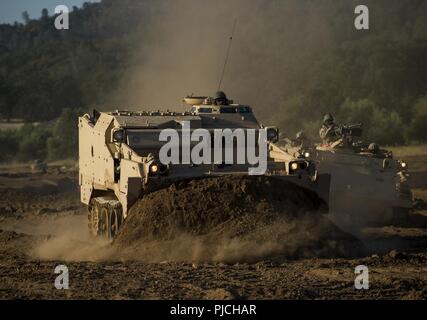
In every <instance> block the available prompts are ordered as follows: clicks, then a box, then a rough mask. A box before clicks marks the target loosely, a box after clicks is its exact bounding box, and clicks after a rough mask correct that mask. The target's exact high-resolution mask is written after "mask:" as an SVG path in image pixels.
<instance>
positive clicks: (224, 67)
mask: <svg viewBox="0 0 427 320" xmlns="http://www.w3.org/2000/svg"><path fill="white" fill-rule="evenodd" d="M236 24H237V18H236V19H234V24H233V30H232V31H231V36H230V38H229V41H228V48H227V54H226V56H225V61H224V66H223V68H222V73H221V78H220V80H219V84H218V90H217V91H219V90H220V89H221V84H222V80H223V79H224V74H225V69H226V68H227V62H228V58H229V56H230V49H231V44H232V43H233V36H234V30H235V29H236Z"/></svg>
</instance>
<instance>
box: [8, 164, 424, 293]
mask: <svg viewBox="0 0 427 320" xmlns="http://www.w3.org/2000/svg"><path fill="white" fill-rule="evenodd" d="M426 159H427V157H425V156H421V157H420V156H414V157H413V158H412V157H409V159H407V161H408V162H409V163H410V165H411V161H413V162H414V167H415V168H416V170H417V171H416V172H417V174H415V178H413V181H412V183H413V187H414V194H415V197H416V198H418V199H419V200H418V202H417V209H416V210H417V211H416V214H417V215H416V216H414V219H412V220H411V221H410V222H409V223H408V224H407V225H405V226H386V227H382V228H365V229H363V230H358V232H356V233H355V236H356V237H354V239H355V240H356V241H357V242H355V243H359V242H360V243H362V244H363V245H364V246H365V248H366V252H365V253H364V254H363V255H362V256H361V257H340V252H336V253H337V256H333V255H332V257H327V258H325V257H323V256H322V254H320V255H319V257H313V256H308V257H304V256H300V255H297V256H295V255H282V256H280V259H279V258H278V257H277V256H271V257H270V256H268V255H259V257H260V258H259V259H246V258H242V259H231V260H230V259H221V258H218V256H217V258H215V259H214V258H212V259H205V258H204V259H200V258H198V257H200V255H196V256H186V258H185V259H183V261H180V259H177V258H176V256H174V257H173V258H171V256H168V255H166V258H165V257H164V256H162V255H160V257H162V259H164V260H162V259H159V258H157V259H148V258H147V256H146V255H143V256H138V255H137V254H136V252H138V251H137V247H136V246H129V247H128V248H122V249H123V252H122V251H120V250H119V251H118V249H117V248H120V246H118V245H117V243H115V244H112V245H111V244H109V243H106V242H104V241H101V240H95V239H93V238H91V237H90V236H89V234H88V231H87V223H86V209H85V207H84V206H83V205H81V204H80V202H79V198H78V197H79V194H78V191H77V174H76V172H75V169H67V168H62V169H60V168H59V167H50V168H49V170H48V173H47V174H41V173H36V174H34V173H30V172H29V170H27V169H26V168H10V167H7V168H0V230H1V231H0V298H1V299H16V298H23V299H64V298H65V299H88V298H89V299H236V298H241V299H426V298H427V224H425V219H424V218H425V217H427V206H426V203H427V180H423V179H422V178H420V177H422V174H419V173H420V172H424V170H425V171H426V172H427V165H426V166H424V164H425V163H426ZM205 187H209V186H205ZM223 187H224V186H222V185H221V188H223ZM176 197H178V198H176V199H179V195H176ZM254 200H257V199H254ZM203 201H204V202H203ZM209 201H212V203H214V202H215V201H216V198H215V197H213V198H211V199H210V200H209V199H204V200H198V202H203V203H204V205H205V206H209V205H210V202H209ZM313 201H314V200H313ZM314 202H315V201H314ZM278 204H280V203H279V202H278ZM143 205H144V204H141V206H143ZM163 205H164V206H167V205H168V204H167V202H165V203H164V204H163ZM202 207H203V206H202ZM265 208H266V207H262V208H258V209H257V210H259V211H260V212H261V211H265V210H264V209H265ZM184 209H185V208H183V211H185V210H184ZM246 209H248V208H242V212H243V211H244V210H246ZM267 209H268V208H267ZM308 209H309V208H308ZM239 212H240V211H239ZM239 212H237V213H239ZM156 214H157V213H156V212H152V213H151V215H152V217H154V218H155V219H159V218H158V216H157V215H156ZM177 214H178V216H172V220H171V221H174V220H175V218H177V217H178V218H179V213H177ZM134 217H135V218H133V220H129V221H131V222H135V223H136V222H141V220H140V218H138V217H137V216H134ZM156 217H157V218H156ZM169 218H171V217H169ZM169 218H168V219H169ZM270 218H271V217H268V219H270ZM221 219H228V217H225V218H224V217H222V218H221ZM273 220H274V217H273ZM165 221H166V222H167V223H168V226H169V223H170V222H169V220H162V219H160V220H158V223H159V225H160V226H161V225H162V223H165ZM189 221H190V222H186V223H187V224H188V223H190V225H191V223H194V221H193V220H192V219H190V220H189ZM192 221H193V222H192ZM274 221H275V220H274ZM318 221H320V220H318ZM322 221H323V220H322ZM131 222H129V225H131ZM222 222H224V221H222V220H221V221H218V224H217V225H216V227H215V228H216V229H215V228H214V229H215V230H216V231H218V230H223V229H221V228H219V227H218V226H222V224H221V223H222ZM248 223H249V225H250V224H251V223H252V221H249V222H248ZM326 225H327V226H328V228H333V229H327V230H335V232H336V235H338V236H339V237H344V238H345V239H347V240H348V239H353V237H350V238H348V237H347V235H346V234H345V233H344V232H341V231H339V230H338V231H337V230H336V229H335V228H334V227H330V226H329V224H328V223H326ZM247 226H248V225H245V228H244V229H246V227H247ZM303 226H304V227H305V226H306V225H303ZM297 227H298V225H297ZM236 230H241V229H236ZM292 230H294V229H292ZM296 230H298V229H296ZM321 230H324V229H321ZM151 231H152V235H155V234H156V232H155V230H154V231H153V230H151ZM234 231H235V230H234ZM234 231H233V232H234ZM221 232H222V231H221ZM239 232H240V231H239ZM312 234H313V233H312ZM192 236H194V235H192ZM196 236H197V235H196ZM123 239H125V240H126V241H129V239H132V238H131V237H130V238H129V235H127V237H124V236H123V237H122V240H123ZM191 239H194V238H191ZM245 239H246V238H245ZM322 239H326V240H327V238H322ZM163 240H164V241H166V242H167V241H169V247H168V248H169V250H175V251H179V250H185V248H186V246H187V245H188V244H189V242H188V237H187V235H185V236H183V238H181V239H178V240H182V242H177V239H176V238H174V239H172V240H170V239H167V238H166V239H163ZM256 240H257V242H256V243H259V241H258V240H259V239H256ZM171 241H172V242H171ZM186 241H187V242H186ZM285 241H287V243H289V239H285ZM352 241H353V240H352ZM118 244H120V241H119V243H118ZM122 244H123V243H122ZM146 245H147V246H146V248H148V249H145V251H147V250H148V251H151V252H154V251H156V250H157V251H158V250H159V247H158V246H156V245H153V243H149V242H147V243H146ZM150 245H151V247H150ZM356 247H357V248H359V247H358V246H356ZM129 248H131V250H129ZM201 248H202V249H200V247H199V248H198V249H199V250H203V247H201ZM233 248H234V249H235V251H239V250H247V247H242V246H237V247H233V246H231V247H230V248H229V249H230V250H231V249H233ZM132 249H135V251H132ZM194 249H195V248H192V250H194ZM196 249H197V248H196ZM281 249H283V248H281ZM347 251H348V250H347ZM133 252H135V254H133ZM199 252H200V251H199ZM281 252H282V251H281ZM328 252H329V251H328ZM125 253H126V254H125ZM329 253H330V252H329ZM350 253H351V252H350ZM350 255H351V254H350ZM357 255H360V254H356V252H354V256H357ZM202 257H205V256H204V255H202ZM244 257H246V256H244ZM60 264H65V265H66V266H67V267H68V269H69V274H70V289H69V290H57V289H56V288H55V287H54V280H55V277H56V276H57V275H56V274H55V273H54V269H55V267H56V266H57V265H60ZM357 265H366V266H368V267H369V277H370V279H369V280H370V288H369V289H368V290H356V289H355V288H354V279H355V276H356V275H355V274H354V268H355V267H356V266H357Z"/></svg>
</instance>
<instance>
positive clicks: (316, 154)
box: [279, 125, 412, 225]
mask: <svg viewBox="0 0 427 320" xmlns="http://www.w3.org/2000/svg"><path fill="white" fill-rule="evenodd" d="M361 135H362V129H361V125H350V126H343V128H342V138H341V139H339V140H337V141H335V142H332V143H328V144H316V145H315V144H312V143H310V142H309V141H308V140H307V139H304V138H302V139H301V138H297V139H295V140H286V141H285V140H282V141H281V142H280V143H279V144H280V145H281V147H282V148H283V149H285V151H286V152H289V153H290V154H293V155H294V156H295V157H310V158H311V159H313V160H314V161H315V162H316V167H317V169H318V172H319V173H330V174H331V188H330V198H329V211H330V215H331V217H332V218H333V220H334V221H335V222H337V223H338V224H341V225H355V224H359V225H386V224H390V223H400V222H403V221H404V220H405V219H406V218H407V217H408V214H409V213H411V211H412V194H411V190H410V188H409V186H408V184H407V176H408V173H407V164H406V162H404V161H401V160H395V159H394V158H393V154H392V153H391V152H389V151H387V150H382V149H380V148H379V147H378V145H376V144H374V143H372V144H365V143H363V142H361V141H356V139H355V138H358V137H360V136H361Z"/></svg>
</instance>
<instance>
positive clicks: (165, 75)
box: [112, 0, 331, 111]
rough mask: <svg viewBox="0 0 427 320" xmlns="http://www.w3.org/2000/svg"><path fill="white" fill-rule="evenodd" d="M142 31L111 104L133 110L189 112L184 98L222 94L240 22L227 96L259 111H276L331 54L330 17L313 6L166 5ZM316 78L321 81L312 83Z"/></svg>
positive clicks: (238, 0) (240, 1)
mask: <svg viewBox="0 0 427 320" xmlns="http://www.w3.org/2000/svg"><path fill="white" fill-rule="evenodd" d="M156 5H158V6H159V10H156V12H157V14H154V16H152V17H151V19H150V20H149V21H148V24H149V25H148V26H144V28H143V30H144V31H141V34H140V38H139V43H138V44H135V47H136V49H135V52H134V58H133V60H132V61H131V62H130V63H129V65H130V66H131V67H130V68H129V69H128V70H127V71H126V72H125V74H126V76H125V77H124V79H123V81H122V83H121V86H120V87H119V89H118V90H117V92H115V93H114V95H113V97H112V101H114V102H115V103H117V104H121V105H123V104H125V105H127V106H129V107H130V108H131V109H141V110H142V109H146V110H147V109H167V108H169V109H172V110H184V108H185V106H183V105H182V103H181V101H182V98H183V97H184V96H185V95H188V94H192V93H194V94H195V95H213V94H214V92H215V91H216V90H217V87H218V83H219V80H220V77H221V71H222V67H223V64H224V60H225V56H226V51H227V46H228V41H229V37H230V35H231V33H232V29H233V25H234V22H235V21H236V28H235V31H234V37H233V44H232V47H231V52H230V59H229V62H228V67H227V70H226V72H225V77H224V80H223V85H222V88H221V89H222V90H224V91H225V92H226V93H227V94H228V95H229V97H231V98H233V99H234V100H235V101H239V102H241V103H247V104H251V105H252V106H253V107H254V108H255V110H258V111H261V110H263V111H268V110H272V109H273V108H276V107H277V106H276V105H275V104H277V101H279V98H283V97H286V95H287V93H288V92H294V89H295V87H296V86H299V85H301V84H298V83H299V82H300V77H301V76H300V75H301V74H304V79H305V78H307V75H310V74H311V73H312V74H313V75H314V74H315V73H316V70H312V69H311V68H310V61H313V59H316V55H319V54H327V51H328V44H329V42H330V39H331V34H330V33H331V31H330V25H329V20H328V18H329V17H328V16H329V15H330V13H329V12H324V11H326V10H323V9H322V6H318V5H317V4H316V5H315V4H313V3H312V2H310V1H307V2H306V1H296V0H290V1H286V3H285V4H283V2H282V1H268V2H265V1H262V0H249V1H248V0H231V1H225V0H220V1H208V0H178V1H176V0H173V1H172V0H164V1H160V2H157V4H156ZM308 78H309V79H310V78H313V81H315V80H314V78H315V77H308Z"/></svg>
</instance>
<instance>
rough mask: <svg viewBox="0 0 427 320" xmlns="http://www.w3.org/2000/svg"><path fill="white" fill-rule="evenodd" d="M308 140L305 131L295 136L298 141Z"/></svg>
mask: <svg viewBox="0 0 427 320" xmlns="http://www.w3.org/2000/svg"><path fill="white" fill-rule="evenodd" d="M305 138H306V136H305V133H304V131H298V132H297V134H296V135H295V139H296V140H304V139H305Z"/></svg>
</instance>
